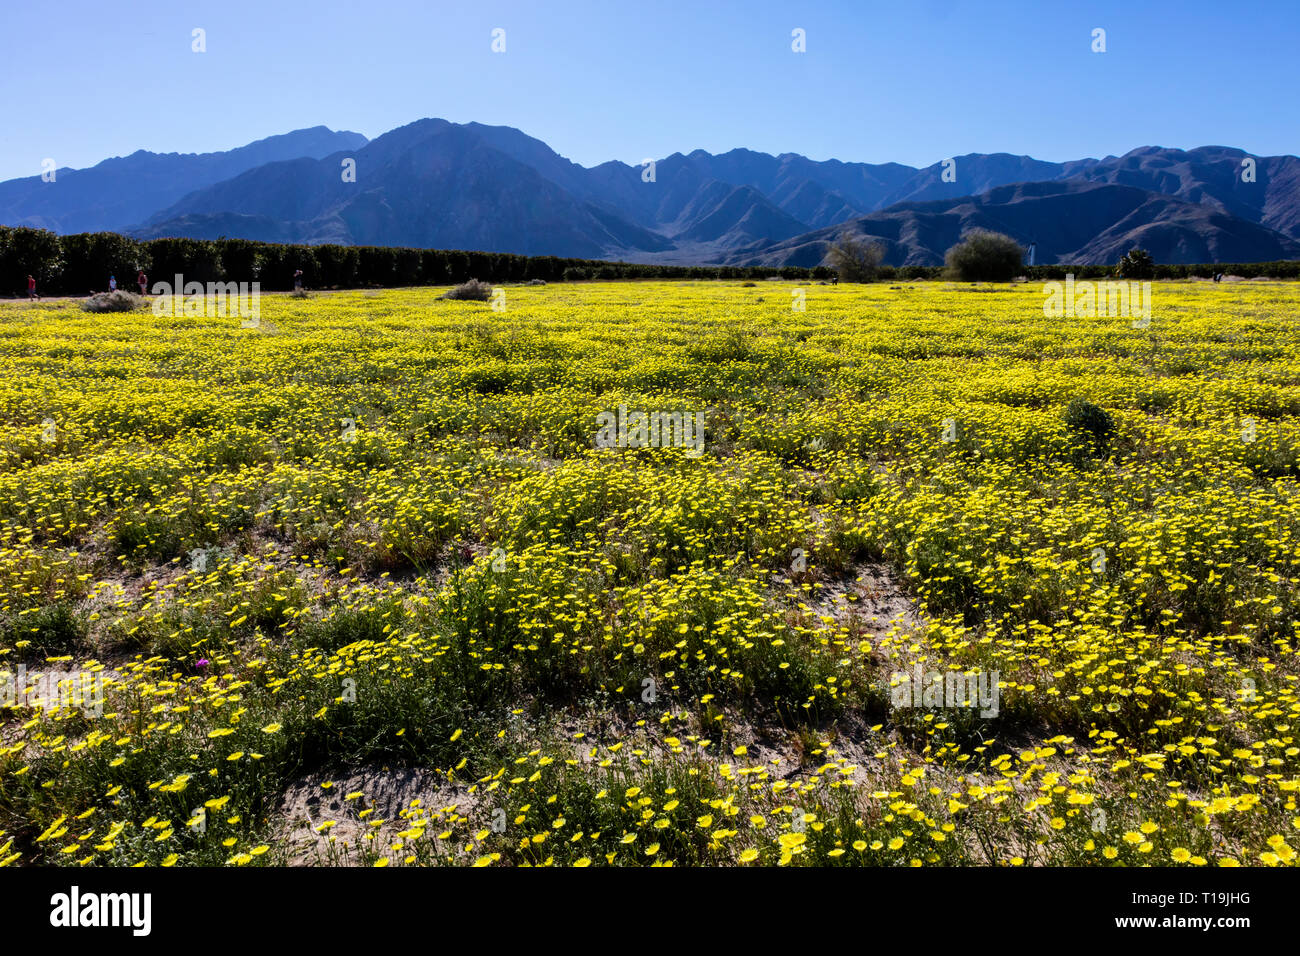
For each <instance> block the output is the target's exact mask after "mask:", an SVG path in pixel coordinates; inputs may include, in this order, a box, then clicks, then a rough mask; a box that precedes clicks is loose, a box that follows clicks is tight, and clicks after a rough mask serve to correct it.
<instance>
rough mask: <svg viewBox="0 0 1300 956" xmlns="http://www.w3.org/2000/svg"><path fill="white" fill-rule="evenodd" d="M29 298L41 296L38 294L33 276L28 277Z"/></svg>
mask: <svg viewBox="0 0 1300 956" xmlns="http://www.w3.org/2000/svg"><path fill="white" fill-rule="evenodd" d="M27 298H29V299H39V298H40V296H39V295H37V294H36V280H35V279H33V278H32V277H31V276H28V277H27Z"/></svg>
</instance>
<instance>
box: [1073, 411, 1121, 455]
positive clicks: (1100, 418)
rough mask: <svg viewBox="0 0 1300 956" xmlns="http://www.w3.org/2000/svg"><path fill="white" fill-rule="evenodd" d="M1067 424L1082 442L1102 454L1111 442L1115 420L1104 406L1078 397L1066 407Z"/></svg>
mask: <svg viewBox="0 0 1300 956" xmlns="http://www.w3.org/2000/svg"><path fill="white" fill-rule="evenodd" d="M1064 417H1065V424H1066V425H1067V426H1068V427H1069V429H1070V431H1071V433H1073V434H1074V435H1075V436H1077V437H1078V439H1079V441H1080V442H1081V444H1083V445H1084V446H1086V447H1087V448H1088V449H1090V450H1091V451H1092V452H1094V453H1097V454H1100V453H1102V452H1104V451H1105V450H1106V446H1107V445H1108V444H1109V443H1110V436H1111V434H1112V433H1113V432H1114V430H1115V422H1114V420H1113V419H1112V418H1111V415H1110V413H1109V412H1108V411H1106V410H1105V409H1104V408H1100V407H1098V406H1097V405H1094V404H1092V402H1089V401H1085V400H1084V399H1082V398H1076V399H1075V400H1074V401H1072V402H1070V404H1069V405H1068V406H1067V407H1066V409H1065V416H1064Z"/></svg>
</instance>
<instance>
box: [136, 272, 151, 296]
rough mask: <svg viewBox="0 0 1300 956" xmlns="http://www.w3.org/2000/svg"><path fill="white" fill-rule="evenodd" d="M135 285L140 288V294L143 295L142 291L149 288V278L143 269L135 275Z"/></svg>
mask: <svg viewBox="0 0 1300 956" xmlns="http://www.w3.org/2000/svg"><path fill="white" fill-rule="evenodd" d="M135 284H136V285H138V286H139V287H140V294H141V295H144V294H145V292H144V290H145V289H146V288H148V286H149V277H148V276H147V275H145V274H144V270H143V269H141V270H140V271H139V272H137V273H136V274H135Z"/></svg>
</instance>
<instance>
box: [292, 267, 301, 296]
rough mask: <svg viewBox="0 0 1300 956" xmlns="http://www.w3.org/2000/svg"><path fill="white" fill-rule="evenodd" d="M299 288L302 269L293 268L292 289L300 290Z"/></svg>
mask: <svg viewBox="0 0 1300 956" xmlns="http://www.w3.org/2000/svg"><path fill="white" fill-rule="evenodd" d="M301 289H302V270H301V269H296V270H294V273H293V290H294V291H295V292H298V291H301Z"/></svg>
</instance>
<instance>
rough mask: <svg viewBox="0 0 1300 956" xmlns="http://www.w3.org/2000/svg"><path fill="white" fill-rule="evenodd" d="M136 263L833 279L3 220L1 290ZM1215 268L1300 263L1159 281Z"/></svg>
mask: <svg viewBox="0 0 1300 956" xmlns="http://www.w3.org/2000/svg"><path fill="white" fill-rule="evenodd" d="M138 269H144V271H145V272H146V273H148V275H149V282H150V285H152V284H153V283H154V282H158V281H171V279H172V277H173V276H175V275H176V274H178V273H179V274H181V275H183V276H184V277H185V281H187V282H192V281H198V282H204V283H207V282H254V281H256V282H260V283H261V284H262V288H263V289H265V290H266V291H268V292H269V291H275V290H284V289H290V288H292V287H293V274H294V272H295V271H296V270H298V269H301V270H302V271H303V277H304V284H305V285H307V286H308V287H311V288H339V289H346V288H370V287H387V286H412V285H448V284H451V283H458V282H464V281H466V280H467V279H482V280H484V281H487V282H527V281H528V280H530V279H544V280H545V281H547V282H557V281H575V280H581V279H766V278H769V277H774V276H775V277H779V278H783V279H804V280H819V279H829V278H830V277H831V276H832V274H833V272H832V270H831V269H830V268H829V267H827V266H817V267H816V268H813V269H805V268H799V267H796V266H785V267H782V268H776V267H765V266H750V267H741V266H668V265H637V264H632V263H625V262H602V261H598V260H591V259H562V258H559V257H556V256H518V255H513V254H510V253H505V252H467V251H463V250H458V249H405V248H396V247H389V246H338V245H326V246H295V245H280V244H277V243H270V242H254V241H252V240H249V239H215V240H208V239H150V240H143V241H142V240H136V239H131V238H129V237H127V236H122V235H118V234H117V233H113V232H93V233H79V234H76V235H70V236H60V235H57V234H56V233H53V232H49V231H47V230H45V229H29V228H26V227H16V228H14V227H9V226H0V295H14V296H22V295H26V292H27V276H28V275H32V276H35V278H36V282H37V291H39V292H40V293H41V294H42V295H88V294H90V293H91V292H97V291H102V290H103V289H106V288H107V287H108V277H109V275H116V276H117V280H118V284H119V285H120V286H122V287H123V288H128V289H133V288H134V282H135V275H136V271H137V270H138ZM1025 271H1026V273H1027V274H1028V275H1029V277H1030V278H1031V279H1035V280H1047V279H1063V278H1064V277H1065V275H1066V273H1067V272H1071V273H1073V274H1074V275H1075V277H1076V278H1080V279H1096V278H1102V277H1105V276H1110V275H1112V274H1113V273H1114V267H1113V266H1104V265H1097V266H1060V265H1048V266H1031V267H1028V268H1027V269H1026V270H1025ZM1216 272H1223V273H1230V274H1233V275H1239V276H1244V277H1246V278H1255V277H1259V276H1267V277H1272V278H1285V279H1295V278H1300V262H1298V261H1283V262H1249V263H1234V264H1231V265H1228V264H1209V265H1157V266H1156V275H1155V278H1157V279H1185V278H1190V277H1193V276H1196V277H1201V278H1209V277H1210V276H1212V275H1214V273H1216ZM941 273H942V267H940V266H903V267H901V268H897V267H893V266H885V267H883V268H881V269H880V272H879V278H880V279H881V280H882V281H886V282H892V281H896V280H906V279H938V278H940V277H941Z"/></svg>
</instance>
